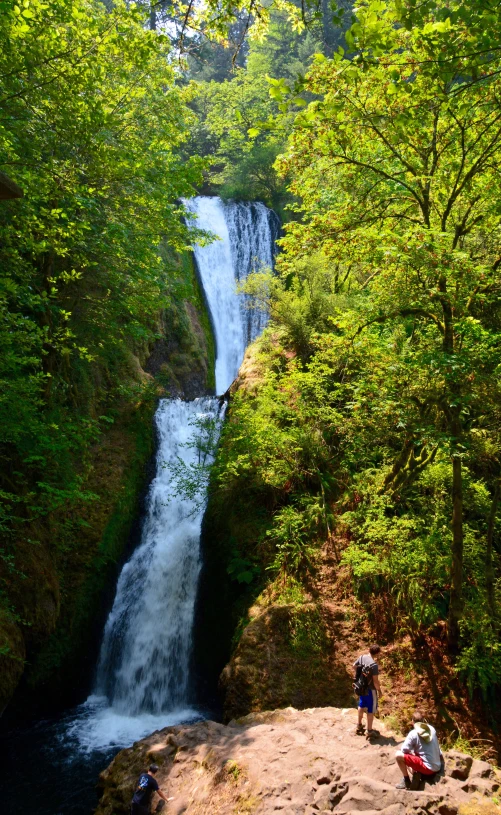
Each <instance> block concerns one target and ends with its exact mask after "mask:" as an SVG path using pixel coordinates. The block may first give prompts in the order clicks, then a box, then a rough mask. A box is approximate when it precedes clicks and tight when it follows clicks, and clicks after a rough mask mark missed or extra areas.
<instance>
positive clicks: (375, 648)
mask: <svg viewBox="0 0 501 815" xmlns="http://www.w3.org/2000/svg"><path fill="white" fill-rule="evenodd" d="M380 650H381V648H380V647H379V645H378V644H377V643H374V645H371V647H370V648H369V654H370V655H371V657H375V656H376V655H377V654H379V652H380Z"/></svg>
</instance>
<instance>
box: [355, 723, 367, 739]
mask: <svg viewBox="0 0 501 815" xmlns="http://www.w3.org/2000/svg"><path fill="white" fill-rule="evenodd" d="M355 735H356V736H364V735H365V727H364V726H363V724H359V725H358V727H357V729H356V730H355Z"/></svg>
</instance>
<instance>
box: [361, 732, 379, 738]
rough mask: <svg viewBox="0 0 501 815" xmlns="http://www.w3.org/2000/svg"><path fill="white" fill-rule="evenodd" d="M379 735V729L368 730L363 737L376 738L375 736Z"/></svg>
mask: <svg viewBox="0 0 501 815" xmlns="http://www.w3.org/2000/svg"><path fill="white" fill-rule="evenodd" d="M380 735H381V733H380V732H379V730H368V731H367V735H366V737H365V738H366V739H377V737H378V736H380Z"/></svg>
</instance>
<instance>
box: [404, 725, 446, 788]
mask: <svg viewBox="0 0 501 815" xmlns="http://www.w3.org/2000/svg"><path fill="white" fill-rule="evenodd" d="M412 722H413V725H414V726H413V728H412V730H411V731H410V733H408V735H407V738H406V739H405V741H404V743H403V744H402V747H401V748H400V750H397V752H396V753H395V758H396V760H397V764H398V766H399V767H400V769H401V771H402V775H403V778H402V780H401V782H400V783H399V784H397V789H398V790H408V789H410V787H411V779H410V777H409V769H411V770H412V771H413V773H414V774H415V773H421V775H424V776H432V775H435V773H438V771H439V770H440V767H441V765H442V753H441V751H440V745H439V743H438V738H437V733H436V730H435V728H434V727H432V726H431V724H428V722H427V721H426V720H425V718H424V716H423V714H422V713H421V711H419V710H416V711H414V713H413V716H412Z"/></svg>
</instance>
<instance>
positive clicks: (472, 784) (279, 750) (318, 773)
mask: <svg viewBox="0 0 501 815" xmlns="http://www.w3.org/2000/svg"><path fill="white" fill-rule="evenodd" d="M355 722H356V711H355V710H354V709H353V708H345V709H343V708H332V707H329V708H314V709H309V710H303V711H297V710H295V709H293V708H287V709H285V710H277V711H274V712H265V713H256V714H250V715H249V716H246V717H244V718H242V719H238V720H235V721H232V722H230V724H229V725H227V726H225V725H222V724H216V723H215V722H210V721H205V722H199V723H197V724H191V725H185V726H177V727H168V728H165V730H161V731H158V732H156V733H153V734H152V735H151V736H149V737H148V738H146V739H144V740H143V741H140V742H137V743H136V744H134V746H133V747H131V748H130V749H127V750H122V752H120V753H119V754H118V755H117V756H116V758H115V759H114V760H113V762H112V763H111V765H110V766H109V767H108V769H107V770H105V771H104V772H103V773H102V775H101V786H102V789H103V794H102V798H101V801H100V804H99V806H98V809H97V810H96V815H126V813H128V812H129V805H130V799H131V796H132V792H133V789H134V785H135V783H136V780H137V777H138V775H139V773H140V772H141V771H143V770H144V769H145V768H146V767H147V766H148V765H149V764H150V763H151V762H152V761H155V762H156V763H157V764H158V765H159V768H160V769H159V772H158V776H157V779H158V781H159V784H160V788H161V789H163V791H164V792H165V793H166V794H167V795H168V796H169V797H172V798H173V800H172V801H171V802H169V803H168V804H167V807H166V808H165V810H164V812H165V813H166V814H167V815H181V813H187V815H202V813H203V815H239V813H254V815H264V813H272V812H280V813H283V815H318V813H328V812H334V813H338V815H345V813H348V812H364V813H365V815H375V813H385V815H408V814H409V813H411V812H417V813H420V815H425V813H429V815H457V814H458V813H459V815H477V813H479V814H480V813H485V815H497V814H498V813H500V812H501V810H500V808H499V806H498V803H497V799H496V798H495V797H494V798H493V796H494V795H495V793H496V792H497V791H498V789H499V783H500V779H499V775H498V773H497V771H495V770H494V769H493V768H492V767H491V765H490V764H488V763H487V762H484V761H478V760H473V759H472V757H471V756H467V755H464V754H461V753H457V752H449V753H445V754H444V756H445V767H444V768H443V771H442V772H441V773H439V774H437V776H436V777H435V778H434V779H433V780H432V781H431V782H426V784H423V783H422V782H421V784H420V787H419V789H417V790H415V791H407V790H396V789H395V784H396V783H397V782H398V781H399V779H400V772H399V770H398V768H397V766H396V763H395V760H394V753H395V749H396V748H397V747H398V745H399V744H400V743H401V741H402V739H401V737H399V736H397V735H395V734H394V733H393V732H392V731H390V730H389V729H387V728H385V727H384V726H381V727H380V730H381V736H380V737H379V738H378V739H376V740H374V741H373V742H368V741H366V740H365V739H364V738H363V737H360V736H356V735H355Z"/></svg>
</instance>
